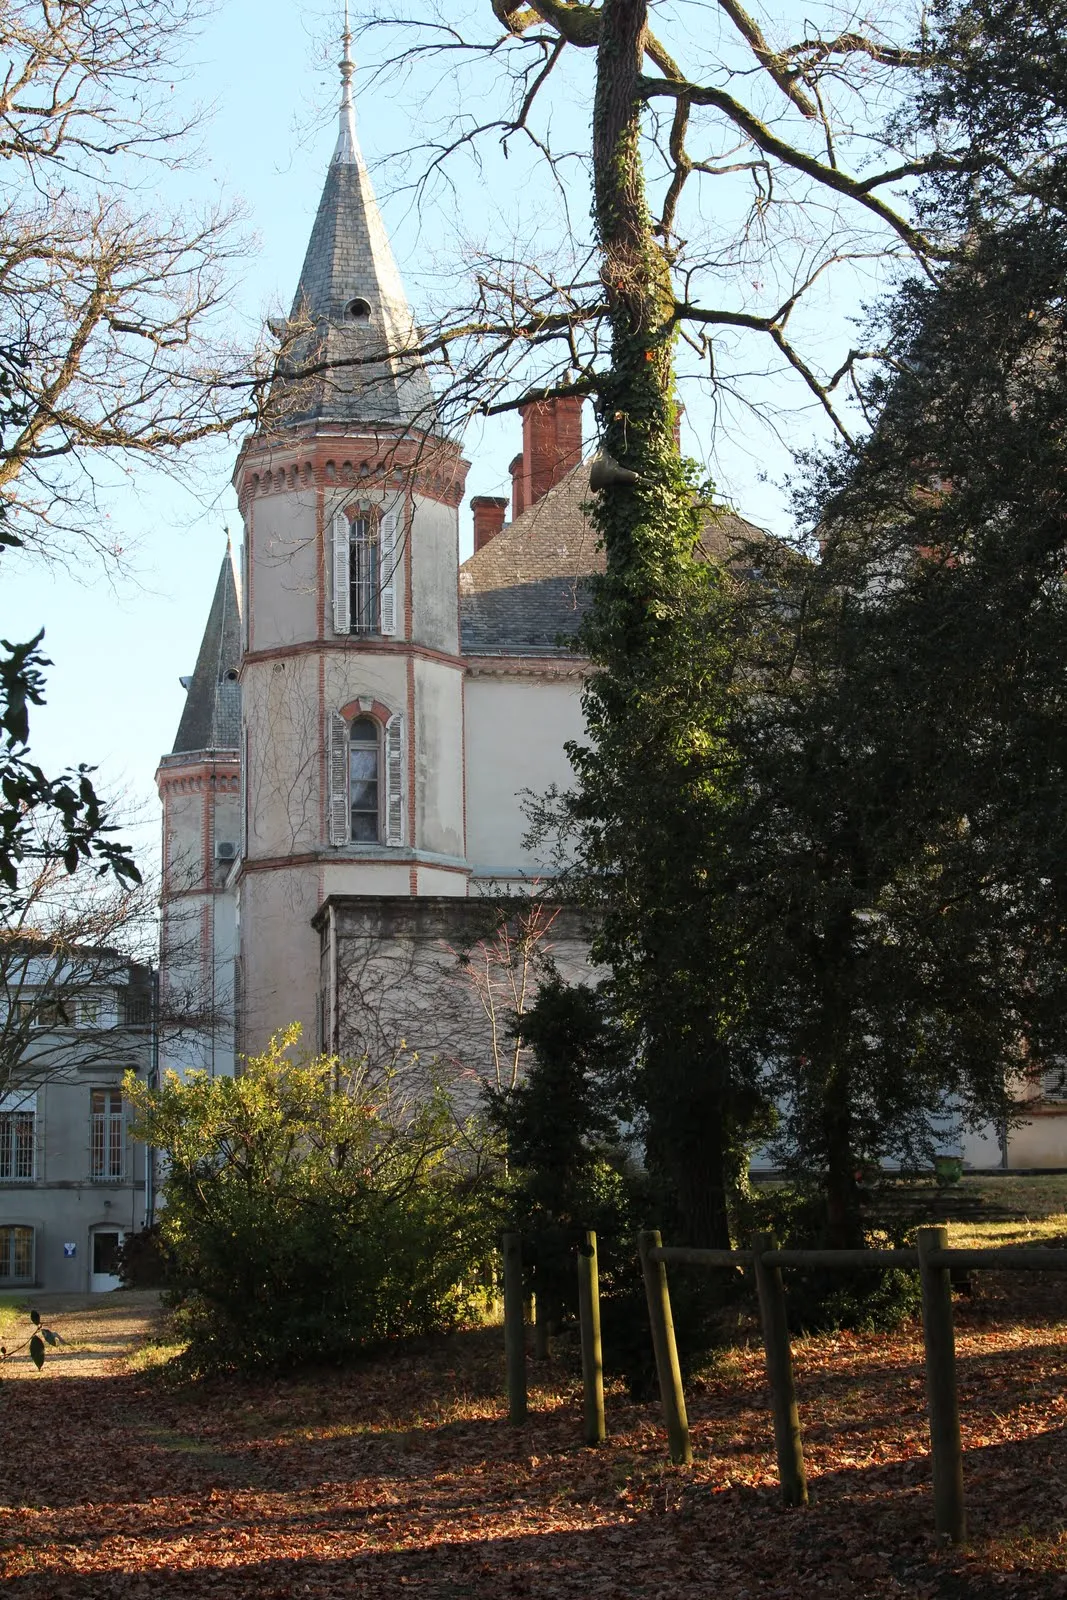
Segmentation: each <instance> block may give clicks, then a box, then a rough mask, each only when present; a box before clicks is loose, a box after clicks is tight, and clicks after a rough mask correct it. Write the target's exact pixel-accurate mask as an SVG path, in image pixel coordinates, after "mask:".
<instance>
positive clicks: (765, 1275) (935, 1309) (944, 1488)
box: [504, 1227, 1067, 1544]
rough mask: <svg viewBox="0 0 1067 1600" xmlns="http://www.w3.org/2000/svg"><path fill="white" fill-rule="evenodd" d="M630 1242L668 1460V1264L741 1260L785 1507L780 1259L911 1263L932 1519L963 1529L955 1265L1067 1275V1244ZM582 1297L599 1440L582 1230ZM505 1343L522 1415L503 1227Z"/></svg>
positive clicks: (591, 1431)
mask: <svg viewBox="0 0 1067 1600" xmlns="http://www.w3.org/2000/svg"><path fill="white" fill-rule="evenodd" d="M638 1248H639V1252H640V1257H641V1270H642V1273H643V1275H644V1282H645V1294H646V1297H647V1299H648V1314H649V1322H650V1324H651V1328H652V1348H653V1352H654V1354H655V1358H656V1373H657V1376H658V1379H659V1390H660V1396H661V1399H662V1403H663V1419H664V1422H665V1424H666V1428H667V1441H668V1447H669V1450H670V1456H671V1460H672V1461H673V1462H675V1463H676V1464H678V1465H687V1464H688V1463H689V1462H691V1461H692V1450H691V1448H690V1443H689V1421H688V1418H687V1416H686V1409H685V1395H684V1393H683V1389H682V1372H681V1365H680V1363H679V1360H678V1348H677V1344H676V1341H675V1337H674V1323H673V1320H672V1317H671V1300H670V1291H669V1288H668V1284H667V1267H668V1265H671V1264H674V1265H677V1266H690V1267H707V1268H716V1267H717V1268H723V1267H733V1268H745V1267H747V1268H749V1269H750V1270H751V1271H752V1272H753V1274H754V1277H755V1280H756V1290H757V1294H758V1296H759V1309H760V1322H761V1325H762V1329H763V1344H764V1351H765V1354H766V1361H767V1377H768V1380H769V1383H770V1390H771V1410H772V1416H773V1423H774V1444H775V1451H776V1454H777V1458H778V1474H779V1480H780V1482H781V1487H782V1499H783V1500H784V1502H785V1504H786V1505H789V1506H803V1505H806V1504H807V1500H808V1486H807V1474H806V1472H805V1467H804V1448H803V1439H802V1435H801V1428H800V1410H799V1407H798V1404H797V1395H796V1385H795V1383H794V1379H793V1353H792V1348H791V1345H790V1340H789V1327H788V1321H787V1317H786V1303H785V1290H784V1287H783V1284H782V1269H783V1267H822V1268H828V1269H830V1270H831V1271H843V1272H854V1271H858V1270H862V1269H865V1268H870V1267H907V1268H911V1269H915V1268H918V1270H919V1278H920V1283H921V1287H922V1324H923V1342H924V1346H925V1352H926V1402H927V1413H928V1416H929V1423H930V1452H931V1458H932V1467H933V1487H934V1525H935V1527H936V1530H937V1532H938V1534H939V1535H940V1536H942V1537H943V1538H945V1539H948V1540H950V1541H951V1542H952V1543H954V1544H962V1543H963V1542H964V1541H965V1539H966V1537H967V1515H966V1507H965V1504H964V1495H963V1447H962V1442H961V1439H960V1415H959V1395H958V1388H957V1383H956V1340H955V1330H954V1327H953V1317H952V1281H951V1273H952V1271H953V1269H960V1268H964V1269H969V1270H974V1269H979V1268H984V1269H986V1270H995V1271H997V1272H1003V1271H1005V1270H1008V1271H1025V1272H1063V1271H1067V1250H1053V1249H1046V1248H1044V1247H1030V1246H1015V1245H1011V1246H1005V1247H1003V1248H1000V1249H989V1250H980V1249H978V1250H951V1249H949V1247H948V1229H947V1228H945V1227H930V1228H920V1229H919V1230H918V1233H917V1237H916V1248H915V1249H905V1250H779V1249H778V1248H777V1245H776V1243H775V1240H774V1239H773V1237H772V1236H771V1235H770V1234H757V1235H756V1237H755V1238H754V1239H753V1241H752V1247H751V1249H748V1250H696V1249H687V1248H683V1247H681V1246H676V1247H672V1246H665V1245H664V1244H663V1242H662V1240H661V1238H660V1235H659V1233H657V1232H654V1231H651V1230H650V1231H647V1232H644V1233H642V1234H641V1235H640V1237H639V1240H638ZM578 1291H579V1293H578V1302H579V1311H580V1322H581V1336H582V1380H583V1383H582V1387H583V1395H584V1419H585V1439H586V1442H587V1443H588V1444H593V1445H596V1444H603V1442H604V1440H605V1438H606V1436H607V1435H606V1428H605V1419H604V1382H603V1360H602V1354H601V1347H600V1300H599V1290H598V1285H597V1255H596V1234H595V1233H587V1234H586V1235H585V1242H584V1244H583V1245H582V1247H581V1248H580V1250H579V1254H578ZM504 1343H505V1350H506V1356H507V1388H508V1417H509V1420H510V1421H511V1422H513V1423H515V1424H516V1425H518V1426H521V1425H522V1424H523V1423H524V1422H525V1421H526V1334H525V1328H524V1319H523V1287H522V1241H521V1238H520V1236H519V1235H518V1234H516V1233H509V1234H505V1235H504Z"/></svg>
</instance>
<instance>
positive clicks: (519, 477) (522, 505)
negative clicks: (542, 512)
mask: <svg viewBox="0 0 1067 1600" xmlns="http://www.w3.org/2000/svg"><path fill="white" fill-rule="evenodd" d="M508 471H509V472H510V473H511V520H512V522H514V521H515V518H516V517H521V516H522V514H523V512H524V511H525V510H526V483H525V480H524V478H523V471H522V456H521V455H518V456H516V457H515V459H514V461H513V462H512V463H511V465H510V467H509V468H508Z"/></svg>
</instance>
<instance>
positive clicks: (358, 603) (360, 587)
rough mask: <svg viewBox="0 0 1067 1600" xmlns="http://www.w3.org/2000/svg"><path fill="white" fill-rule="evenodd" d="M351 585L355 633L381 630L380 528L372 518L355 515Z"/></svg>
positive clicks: (350, 555) (350, 547)
mask: <svg viewBox="0 0 1067 1600" xmlns="http://www.w3.org/2000/svg"><path fill="white" fill-rule="evenodd" d="M348 584H349V591H350V600H349V604H350V607H351V612H350V614H351V618H352V624H351V625H352V632H353V633H377V632H378V627H379V622H380V618H381V611H380V606H379V595H380V566H379V561H378V529H377V527H376V526H375V524H374V523H373V522H372V521H371V519H370V517H367V516H358V517H353V519H352V522H351V524H350V525H349V534H348Z"/></svg>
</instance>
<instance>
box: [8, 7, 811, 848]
mask: <svg viewBox="0 0 1067 1600" xmlns="http://www.w3.org/2000/svg"><path fill="white" fill-rule="evenodd" d="M472 3H473V0H464V3H457V4H456V7H455V11H456V14H457V15H458V13H459V12H460V11H463V10H467V9H468V8H469V7H470V5H471V4H472ZM447 9H448V12H449V14H450V15H451V14H452V10H453V7H452V5H451V4H450V5H449V7H448V8H447ZM479 9H480V10H484V9H485V7H484V5H482V6H480V7H479ZM690 9H691V10H693V9H694V8H693V7H690ZM699 9H700V8H696V10H698V11H699ZM797 9H798V10H799V9H800V8H799V7H798V8H797ZM805 9H808V8H805ZM340 12H341V5H340V4H339V3H338V4H337V5H333V4H330V3H328V0H317V4H316V5H314V6H310V5H309V6H304V7H302V6H300V5H293V4H280V3H279V0H258V3H254V0H223V3H222V4H221V5H220V8H219V10H218V12H217V14H216V15H215V16H214V17H213V18H212V19H211V20H210V22H209V24H208V26H207V27H206V29H205V31H204V32H203V34H202V36H201V37H200V39H199V40H198V41H197V42H196V43H195V44H194V45H193V46H192V48H191V59H192V60H193V62H194V64H195V65H194V71H193V73H192V81H191V83H190V84H189V85H187V86H184V87H183V86H181V85H178V86H177V87H176V90H175V93H176V95H178V96H181V95H183V94H189V95H193V96H195V98H196V99H198V100H199V101H202V102H207V103H212V104H213V105H214V107H215V110H214V115H213V117H212V119H211V121H210V124H209V126H208V127H207V129H206V131H205V134H204V138H203V159H202V162H201V164H200V166H199V168H198V169H197V170H196V171H193V172H184V173H183V172H179V173H175V174H166V173H163V174H160V176H159V180H158V195H159V201H160V204H161V205H163V206H165V207H173V206H181V205H183V204H186V203H198V202H199V203H202V202H203V201H205V200H207V199H211V198H213V197H216V196H219V195H226V196H229V197H231V198H236V199H240V200H242V201H243V203H244V205H245V208H246V211H247V215H248V223H249V227H250V228H251V230H252V231H253V232H254V234H255V235H256V238H257V243H256V246H255V249H254V251H253V253H252V254H251V255H250V257H249V259H248V260H247V262H246V263H245V264H244V267H243V270H242V271H241V272H240V274H239V277H238V281H237V282H236V284H235V288H234V294H233V302H232V316H233V321H234V327H235V330H236V331H237V333H238V335H239V336H244V337H248V336H249V334H250V333H251V331H252V330H253V329H254V328H255V327H256V326H257V325H258V324H259V323H260V322H261V320H262V319H263V318H264V317H265V316H266V315H268V314H270V313H272V312H276V311H277V310H278V309H279V308H280V309H283V310H285V309H288V305H289V302H290V300H291V297H292V292H293V289H294V286H295V284H296V281H297V278H298V275H299V271H300V266H301V262H302V259H303V254H304V249H305V246H306V243H307V238H308V234H309V232H310V228H311V223H312V219H313V217H314V212H315V207H316V205H317V202H318V198H319V193H320V190H321V187H322V182H323V178H324V176H325V171H326V166H327V163H328V161H329V158H330V154H331V150H332V147H333V141H334V136H335V126H336V124H335V114H336V113H335V108H336V105H337V98H338V86H339V79H338V73H337V68H336V64H335V63H336V61H337V58H338V55H339V48H338V46H337V45H334V44H331V43H330V42H329V38H328V35H329V33H331V32H332V33H334V36H335V37H336V34H337V33H338V32H339V17H340ZM715 12H716V8H714V7H708V8H706V10H705V14H706V15H710V16H711V17H712V18H714V15H715ZM335 19H336V21H335ZM709 25H710V24H709ZM370 48H373V44H372V45H371V46H370ZM359 53H360V54H362V48H361V50H360V52H359ZM369 78H370V74H369V72H368V71H367V70H366V69H364V70H362V71H359V72H357V77H356V105H357V123H358V131H359V136H360V140H361V143H362V145H363V149H364V153H365V154H366V156H367V159H368V161H369V163H370V165H371V168H372V171H374V173H375V181H376V186H377V188H378V190H379V194H380V195H381V196H382V197H383V202H384V211H385V215H386V221H387V225H388V226H389V229H390V232H391V235H392V238H393V243H394V249H395V252H396V255H397V258H398V260H399V263H400V266H401V271H402V272H403V273H404V275H405V277H406V279H407V281H408V287H409V291H410V292H411V296H412V299H413V301H414V302H415V304H416V309H417V310H418V309H419V307H420V302H421V301H424V300H425V296H426V295H427V294H429V293H435V294H436V297H437V299H438V301H439V302H440V301H441V299H442V297H445V298H447V287H446V285H447V280H448V277H449V274H450V272H451V270H452V266H453V263H454V260H455V259H456V258H457V255H458V254H459V253H461V252H462V248H463V245H462V240H463V238H464V237H468V238H470V237H474V238H477V237H478V236H479V235H478V230H479V229H480V228H481V227H482V225H483V221H484V219H485V217H486V216H487V215H488V213H489V212H490V211H493V212H495V213H496V214H498V215H499V216H502V217H504V218H505V219H507V221H508V225H509V226H510V227H512V228H514V230H515V232H516V234H517V235H524V236H525V237H526V239H527V240H529V239H530V238H533V239H536V237H537V232H538V229H539V228H542V227H548V226H551V225H552V224H551V221H550V211H551V203H549V202H541V201H538V200H537V199H536V197H535V191H534V189H533V187H532V185H529V184H528V179H529V176H530V170H531V169H530V167H529V153H528V152H527V153H525V154H524V153H523V152H521V151H515V150H512V152H511V153H510V155H509V158H508V161H507V162H505V161H503V159H502V157H501V155H500V153H499V151H497V152H495V154H494V155H493V156H492V158H491V159H490V162H489V165H488V166H487V167H486V168H485V169H483V170H482V171H481V172H479V171H477V170H476V169H475V168H474V167H473V166H470V165H468V167H467V168H466V170H465V171H460V172H459V173H458V183H457V188H456V190H455V192H454V193H453V194H447V193H445V194H443V195H442V196H441V197H440V198H441V203H440V205H439V207H438V208H437V209H436V210H435V211H434V210H431V211H427V212H424V213H423V214H422V215H421V217H420V215H419V214H418V213H417V212H416V210H415V208H414V206H413V204H412V202H411V198H410V194H405V193H404V192H403V178H404V174H403V169H402V168H398V167H397V166H396V165H395V164H394V165H393V166H392V167H391V168H387V169H385V170H379V163H380V162H381V160H382V158H383V157H387V156H388V155H389V154H390V152H394V151H396V150H399V149H403V148H404V147H406V146H408V145H410V144H411V142H412V139H413V137H414V136H415V135H414V134H413V129H414V130H415V133H417V134H423V133H425V132H426V130H427V129H430V128H432V126H433V123H434V120H435V118H436V117H437V116H444V115H446V114H447V113H448V112H449V111H450V110H451V109H452V106H451V102H450V101H449V100H448V99H447V97H448V96H450V95H453V94H454V93H455V90H454V89H453V88H452V87H451V86H450V85H449V84H448V83H447V82H446V81H445V80H444V79H443V78H442V77H441V76H440V74H439V72H438V71H437V70H436V69H432V70H423V71H422V72H421V75H420V74H418V73H417V74H416V75H415V77H414V78H412V79H409V80H407V81H406V82H399V83H396V82H394V83H390V84H389V85H388V86H382V85H381V84H374V83H373V82H369V81H368V80H369ZM467 89H468V91H469V92H470V93H471V94H472V96H473V95H474V94H475V93H476V92H477V89H478V84H477V81H476V79H475V78H474V77H473V76H472V77H470V78H468V79H467ZM554 115H555V117H556V120H557V128H558V127H559V126H560V124H561V123H562V131H563V134H564V135H567V134H568V132H569V130H568V128H567V125H566V124H567V118H568V117H571V118H572V119H573V120H574V129H575V138H576V142H578V143H581V141H582V139H583V137H586V135H585V133H584V120H585V115H586V113H585V111H584V109H583V108H582V106H581V100H580V97H579V96H578V95H575V96H574V98H573V101H571V102H570V103H569V104H568V101H567V97H566V96H563V99H562V102H561V104H560V106H559V108H558V109H557V110H556V112H555V113H554ZM572 203H574V204H576V205H577V206H578V207H579V208H581V209H582V210H583V211H584V210H585V209H586V208H587V201H586V199H585V197H584V195H582V194H581V193H580V191H579V192H578V193H577V195H576V197H572ZM542 204H544V205H545V206H546V209H544V210H543V211H539V210H538V207H539V206H540V205H542ZM752 287H753V289H755V288H756V287H757V285H755V284H753V286H752ZM841 313H842V307H841V305H840V304H838V303H836V302H835V303H834V304H833V305H832V306H831V305H830V303H829V302H827V303H826V305H824V307H823V309H822V312H821V314H822V315H823V316H826V317H829V316H830V315H831V314H832V316H833V318H834V319H836V320H837V321H838V322H839V321H840V318H841ZM812 426H813V421H812V419H811V417H810V416H807V417H806V416H805V415H804V414H803V412H800V413H798V421H797V424H796V426H795V427H793V428H792V430H791V433H790V437H791V440H792V441H795V442H798V443H801V444H804V443H806V442H807V441H808V440H809V439H810V437H811V432H812ZM687 430H688V436H687V439H686V444H687V447H688V448H689V449H690V450H691V451H692V452H693V453H694V454H698V455H700V454H703V449H704V445H705V443H706V440H707V437H708V435H709V434H710V432H711V419H710V414H709V413H708V412H707V411H705V410H703V409H702V408H701V406H700V405H699V403H697V404H696V405H693V404H691V405H690V407H689V411H688V416H687ZM722 438H723V439H724V441H725V442H724V443H723V444H722V445H721V446H720V450H719V456H718V459H717V460H716V461H715V463H714V466H715V469H716V478H717V481H719V482H720V484H723V485H724V487H725V488H726V490H727V492H728V494H729V496H730V498H731V499H732V501H733V503H734V504H735V505H737V506H738V508H739V509H741V510H743V511H744V512H745V513H746V514H747V515H748V516H750V517H752V518H753V519H754V520H756V521H761V522H763V523H764V525H767V526H772V527H778V528H781V527H783V526H784V524H785V521H786V515H785V510H784V499H783V497H782V495H781V494H780V493H779V492H778V491H777V489H776V488H775V480H779V481H780V480H781V479H782V478H783V477H784V476H785V474H786V473H787V471H788V469H789V457H788V453H787V452H786V450H785V449H784V448H783V447H782V445H781V444H780V443H778V442H777V441H776V439H775V431H774V429H773V428H772V429H769V430H764V431H762V432H761V431H760V430H758V429H753V427H752V426H751V425H750V424H742V425H741V426H740V427H739V428H737V429H736V430H735V431H734V432H733V433H732V434H730V433H724V434H723V435H722ZM517 448H518V423H517V421H516V420H514V419H509V420H507V421H500V422H493V423H491V424H489V423H487V424H481V425H479V426H478V427H476V428H472V429H471V430H470V432H469V433H468V436H467V439H466V454H467V455H468V457H469V458H470V459H471V461H472V471H471V474H470V477H469V479H468V484H467V491H468V496H470V495H473V494H493V493H497V494H502V493H506V492H508V489H509V487H510V485H509V479H508V475H507V463H508V461H509V459H510V457H511V456H512V455H513V454H514V453H515V450H516V449H517ZM233 453H234V449H233V447H229V448H227V449H225V450H223V451H222V452H220V453H218V454H217V455H216V456H215V457H214V458H212V459H211V460H208V461H206V462H203V463H201V470H200V473H199V480H198V482H197V485H196V488H195V491H194V490H190V489H189V488H187V487H183V486H181V485H179V484H176V483H174V482H173V481H171V480H169V479H167V478H164V477H162V476H160V475H159V474H152V473H150V472H142V473H139V474H138V475H137V477H136V478H135V479H134V480H133V481H132V482H129V483H123V484H121V485H117V486H116V488H115V491H114V493H113V494H112V496H111V497H110V499H109V501H108V503H107V512H108V514H109V516H110V519H111V527H112V528H113V529H114V536H115V539H116V541H117V542H120V543H121V544H122V545H123V546H124V547H126V548H127V549H129V551H130V555H129V556H128V559H127V571H126V574H125V575H124V576H122V577H120V578H118V579H109V578H107V577H105V576H103V575H102V574H101V573H100V572H99V571H98V570H97V569H95V568H91V567H88V566H86V568H85V569H84V570H82V571H78V570H76V569H74V570H72V569H71V568H69V567H65V568H63V569H59V568H55V567H53V568H44V567H38V568H34V567H32V566H30V565H29V564H28V563H26V562H21V563H20V562H19V561H18V560H17V559H16V558H7V559H5V564H4V586H3V593H2V597H0V635H3V636H6V637H9V638H25V637H27V636H28V635H29V634H30V633H32V632H33V631H34V630H35V629H36V628H38V627H40V626H42V625H44V626H45V627H46V629H47V633H46V648H47V650H48V653H49V654H50V655H51V656H52V658H53V661H54V666H53V667H52V669H51V671H50V673H49V688H48V705H47V707H45V708H44V709H43V710H41V711H39V712H38V713H37V714H36V716H35V719H34V725H33V749H34V753H35V755H36V756H37V758H38V759H39V760H41V761H42V762H43V763H44V764H45V765H46V766H47V767H49V768H56V767H58V766H60V765H62V764H65V763H68V762H75V761H79V760H85V761H90V762H92V763H94V764H96V765H97V767H98V768H99V771H100V779H101V785H102V787H104V788H105V789H108V790H119V789H121V790H124V791H125V792H126V793H127V795H128V796H129V799H130V802H131V803H132V804H133V805H134V806H135V807H136V806H139V807H140V809H141V811H142V814H143V816H144V818H145V821H144V822H143V824H142V825H141V826H140V827H139V828H138V829H137V830H136V833H135V837H136V840H137V844H138V847H139V848H141V849H143V850H145V851H147V852H148V853H149V854H151V853H152V851H153V850H154V848H155V840H156V833H157V828H158V823H157V810H156V805H155V789H154V784H153V773H154V771H155V766H156V763H157V760H158V758H159V756H160V755H161V754H162V753H163V752H164V751H166V750H167V749H168V748H169V746H170V743H171V741H172V740H173V736H174V732H175V729H176V727H177V724H178V720H179V717H180V715H181V709H182V700H183V691H182V689H181V688H180V686H179V683H178V678H179V675H180V674H182V673H186V672H188V671H190V670H191V668H192V666H193V664H194V661H195V658H196V651H197V647H198V644H199V639H200V634H201V630H202V627H203V623H204V620H205V618H206V614H207V608H208V605H209V602H210V598H211V594H212V591H213V587H214V583H215V579H216V575H217V572H218V567H219V563H220V561H221V559H222V556H223V552H224V548H225V532H224V529H225V527H226V526H227V524H228V525H229V527H230V529H231V530H232V532H233V534H234V538H235V542H236V541H237V539H238V538H239V531H240V520H239V518H238V515H237V510H236V503H235V499H234V496H233V493H232V490H231V488H230V485H229V476H230V472H231V470H232V464H233ZM469 548H470V533H469V512H468V511H467V510H466V508H465V509H464V513H463V518H462V522H461V553H462V554H466V553H467V552H468V551H469Z"/></svg>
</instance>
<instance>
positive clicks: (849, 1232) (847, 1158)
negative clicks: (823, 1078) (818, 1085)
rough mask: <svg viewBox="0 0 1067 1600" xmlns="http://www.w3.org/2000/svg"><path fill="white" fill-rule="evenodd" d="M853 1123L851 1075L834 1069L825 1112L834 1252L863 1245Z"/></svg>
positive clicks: (828, 1215) (829, 1232)
mask: <svg viewBox="0 0 1067 1600" xmlns="http://www.w3.org/2000/svg"><path fill="white" fill-rule="evenodd" d="M851 1121H852V1119H851V1108H850V1083H849V1074H848V1071H847V1069H846V1068H844V1067H835V1068H834V1069H833V1070H832V1071H831V1073H830V1075H829V1077H828V1078H827V1082H826V1102H825V1106H824V1112H823V1138H824V1140H825V1146H826V1243H827V1244H828V1245H829V1247H830V1248H831V1249H832V1250H858V1249H861V1248H862V1247H863V1244H864V1237H863V1218H862V1216H861V1214H860V1193H859V1184H858V1182H857V1180H856V1160H857V1157H856V1152H855V1150H854V1148H853V1141H852V1136H851Z"/></svg>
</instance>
